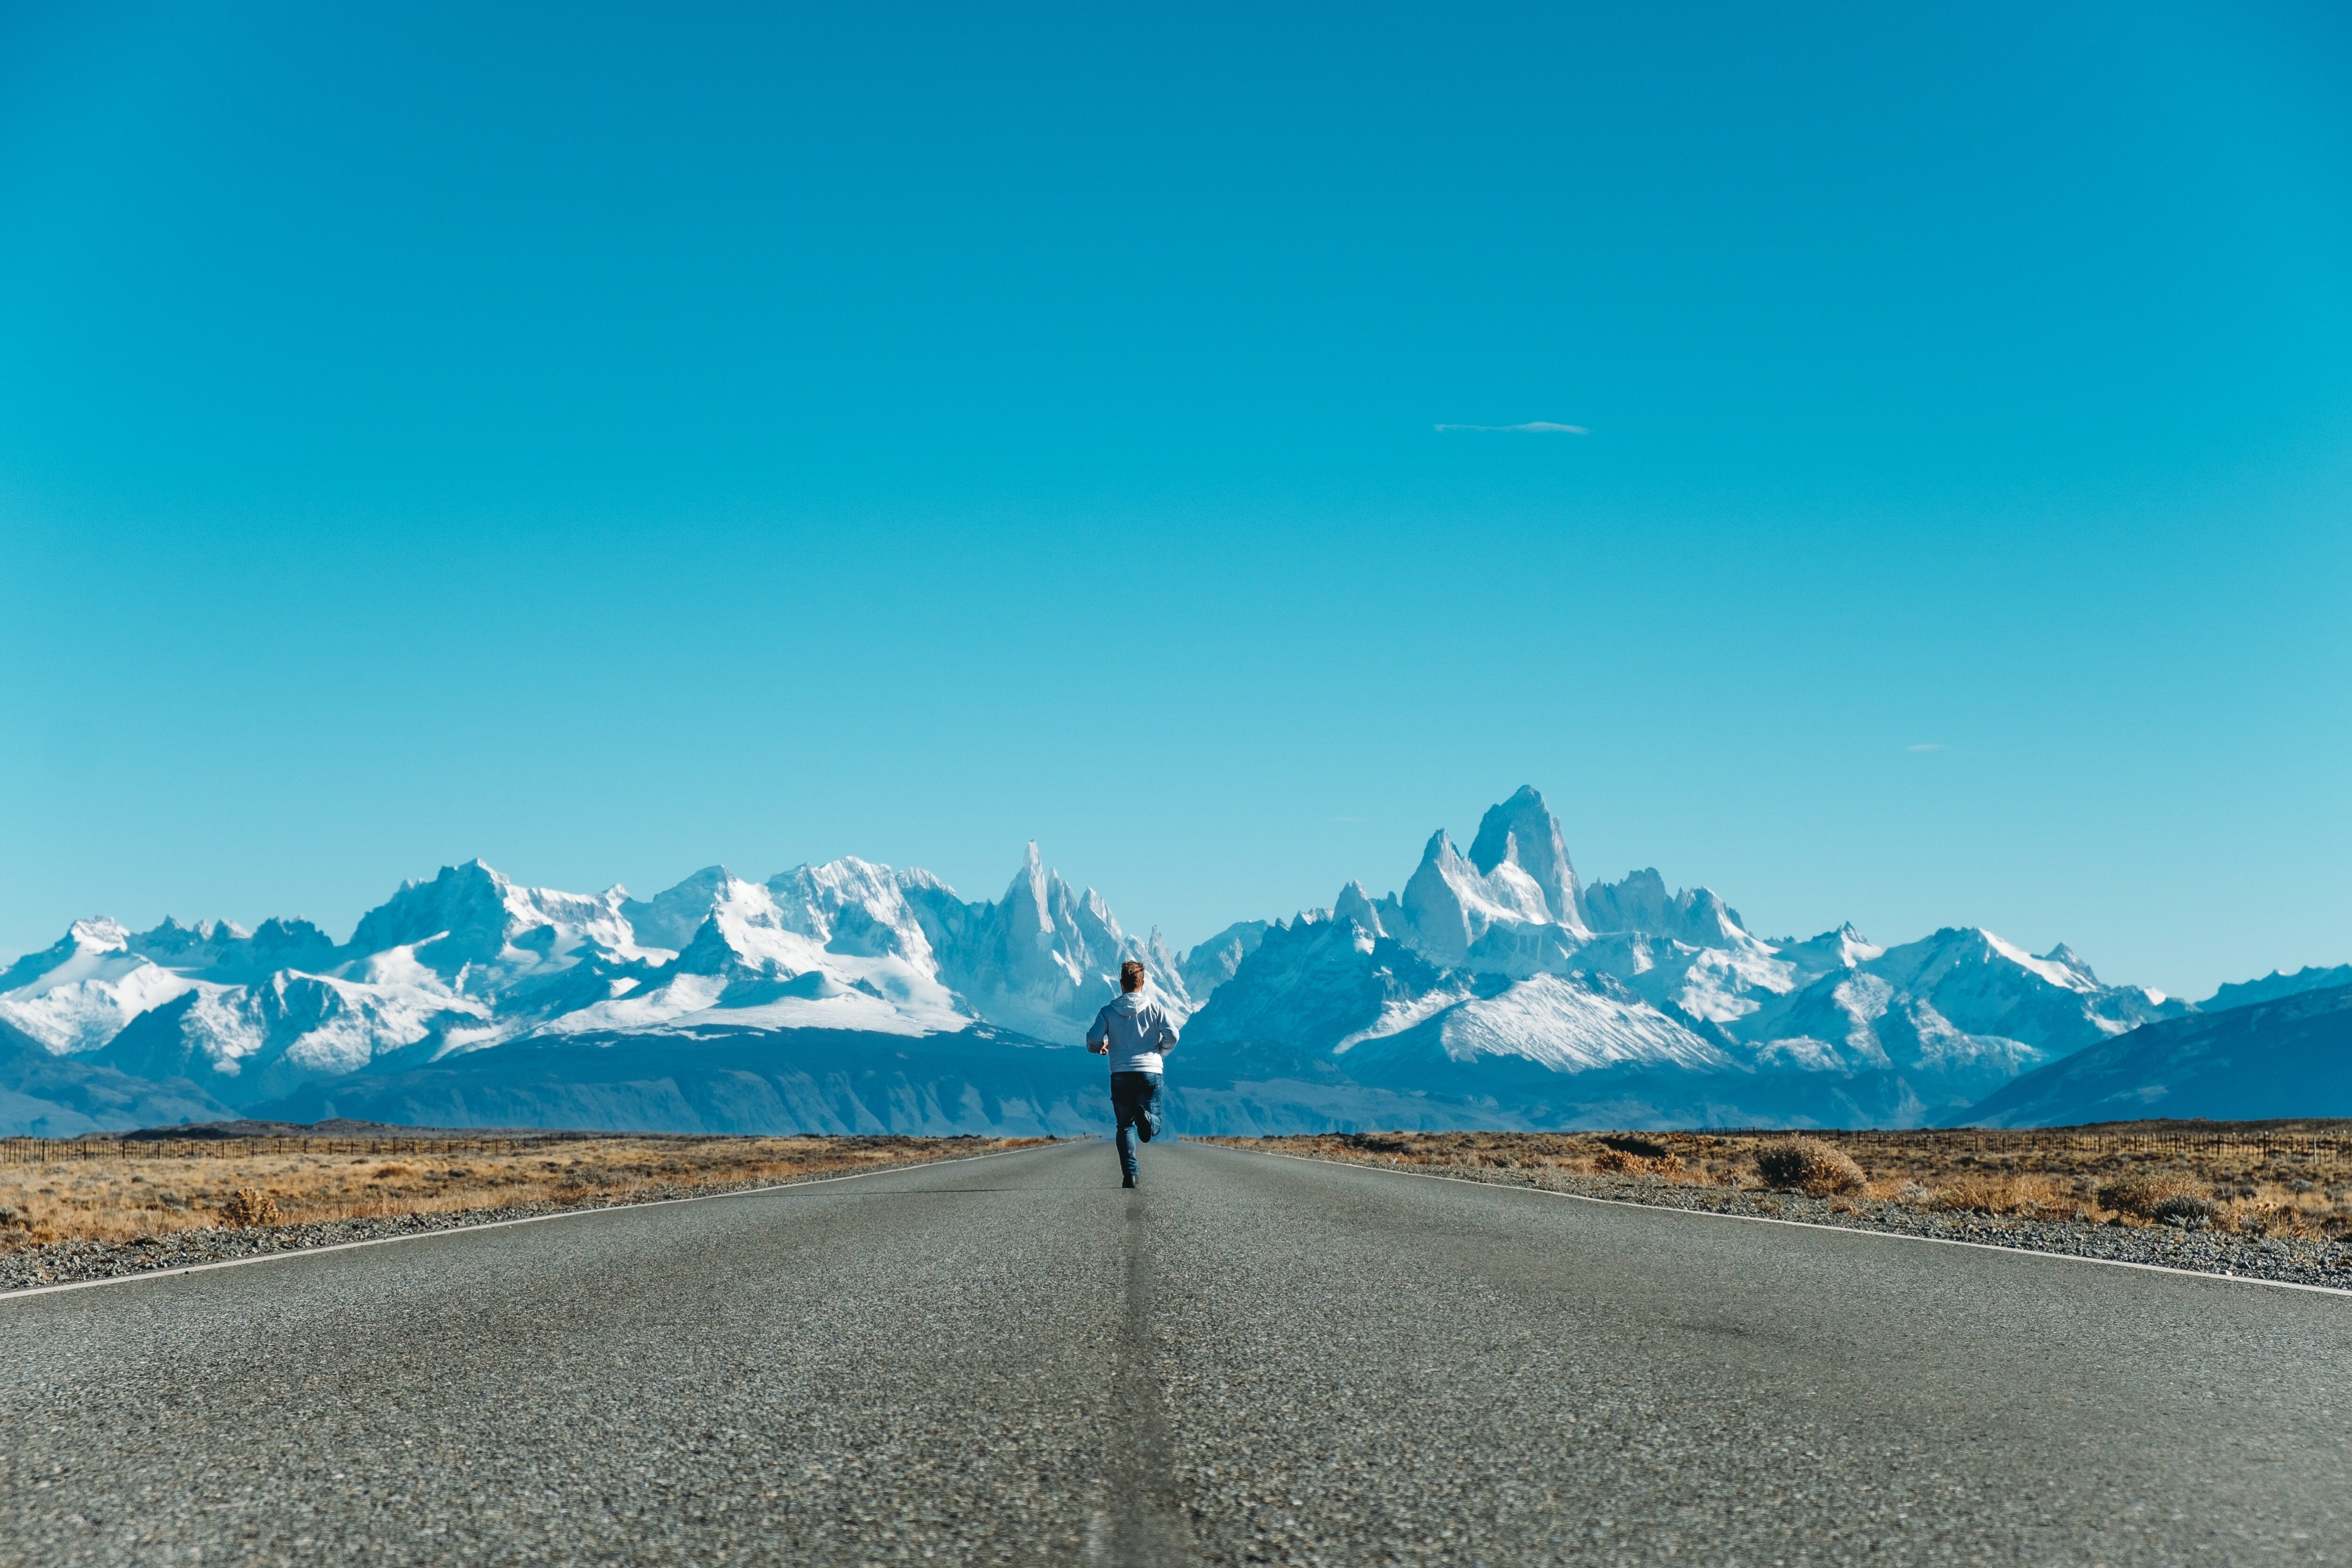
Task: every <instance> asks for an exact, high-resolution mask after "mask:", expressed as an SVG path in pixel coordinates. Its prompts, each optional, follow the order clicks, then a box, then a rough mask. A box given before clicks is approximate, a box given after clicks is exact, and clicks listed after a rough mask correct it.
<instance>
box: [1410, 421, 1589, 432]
mask: <svg viewBox="0 0 2352 1568" xmlns="http://www.w3.org/2000/svg"><path fill="white" fill-rule="evenodd" d="M1438 428H1439V429H1440V430H1484V431H1487V432H1490V433H1493V434H1496V435H1516V436H1590V435H1591V434H1592V432H1591V431H1590V430H1587V429H1586V428H1585V427H1584V426H1581V425H1555V424H1553V423H1552V422H1551V421H1550V420H1549V419H1530V420H1528V422H1527V423H1526V424H1524V425H1440V426H1438Z"/></svg>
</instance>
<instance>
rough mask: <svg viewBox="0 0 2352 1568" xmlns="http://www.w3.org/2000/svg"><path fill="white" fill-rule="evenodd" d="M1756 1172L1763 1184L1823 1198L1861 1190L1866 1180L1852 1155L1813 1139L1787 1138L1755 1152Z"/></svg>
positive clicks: (1765, 1145)
mask: <svg viewBox="0 0 2352 1568" xmlns="http://www.w3.org/2000/svg"><path fill="white" fill-rule="evenodd" d="M1756 1171H1757V1173H1758V1174H1759V1175H1760V1176H1762V1177H1763V1178H1764V1184H1765V1185H1766V1186H1769V1187H1780V1188H1782V1189H1784V1190H1794V1191H1797V1192H1801V1193H1803V1194H1806V1195H1807V1196H1809V1197H1816V1198H1825V1197H1828V1196H1829V1195H1830V1194H1832V1193H1853V1192H1859V1191H1861V1190H1862V1187H1863V1184H1864V1182H1865V1181H1866V1180H1867V1179H1868V1178H1866V1177H1865V1176H1864V1174H1863V1173H1862V1167H1861V1166H1860V1165H1857V1164H1855V1163H1853V1156H1851V1155H1849V1154H1848V1153H1846V1152H1845V1151H1844V1150H1843V1149H1839V1148H1835V1147H1833V1146H1832V1145H1830V1144H1827V1143H1824V1142H1821V1141H1820V1140H1819V1139H1816V1138H1790V1139H1788V1140H1786V1141H1785V1142H1779V1143H1766V1144H1764V1145H1762V1146H1761V1147H1759V1149H1758V1150H1757V1151H1756Z"/></svg>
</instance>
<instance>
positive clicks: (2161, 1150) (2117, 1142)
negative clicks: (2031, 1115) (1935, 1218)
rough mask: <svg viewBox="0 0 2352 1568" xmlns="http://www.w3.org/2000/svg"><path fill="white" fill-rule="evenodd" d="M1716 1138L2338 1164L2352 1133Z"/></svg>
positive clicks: (1733, 1130)
mask: <svg viewBox="0 0 2352 1568" xmlns="http://www.w3.org/2000/svg"><path fill="white" fill-rule="evenodd" d="M1706 1133H1707V1135H1708V1136H1710V1137H1716V1138H1786V1137H1790V1136H1801V1137H1806V1138H1819V1139H1822V1140H1824V1141H1826V1142H1833V1143H1849V1144H1852V1145H1853V1146H1855V1147H1857V1148H1863V1149H1889V1148H1910V1147H1917V1146H1918V1145H1920V1144H1923V1143H1933V1144H1934V1145H1935V1146H1936V1147H1937V1149H1938V1150H1942V1151H1945V1152H1969V1153H1973V1154H1993V1155H1998V1154H2037V1153H2069V1154H2147V1155H2156V1156H2163V1157H2183V1156H2191V1155H2210V1154H2235V1155H2240V1156H2247V1155H2252V1156H2258V1157H2260V1158H2262V1159H2264V1160H2280V1159H2285V1160H2295V1161H2307V1162H2313V1163H2322V1164H2335V1163H2342V1162H2344V1161H2345V1160H2346V1159H2347V1157H2352V1131H2345V1132H2294V1131H2257V1130H2251V1129H2250V1130H2246V1131H2225V1130H2192V1129H2181V1130H2179V1131H2173V1130H2160V1131H2129V1132H2127V1131H2113V1132H2108V1131H2099V1130H2097V1129H2094V1128H2069V1127H2043V1128H2019V1129H2014V1130H2010V1129H1992V1128H1977V1127H1962V1128H1934V1129H1930V1128H1914V1129H1910V1130H1907V1131H1906V1130H1902V1129H1887V1128H1822V1129H1813V1130H1807V1131H1802V1132H1801V1133H1794V1134H1792V1133H1791V1132H1790V1130H1789V1129H1787V1128H1784V1127H1710V1128H1707V1129H1706Z"/></svg>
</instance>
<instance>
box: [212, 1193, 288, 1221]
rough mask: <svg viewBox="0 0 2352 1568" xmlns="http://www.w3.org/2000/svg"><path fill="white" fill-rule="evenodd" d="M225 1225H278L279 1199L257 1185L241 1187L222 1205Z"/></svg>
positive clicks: (222, 1217) (222, 1218)
mask: <svg viewBox="0 0 2352 1568" xmlns="http://www.w3.org/2000/svg"><path fill="white" fill-rule="evenodd" d="M220 1213H221V1223H223V1224H224V1225H233V1226H247V1225H276V1224H278V1222H279V1215H278V1200H277V1199H276V1198H273V1197H271V1196H270V1195H269V1194H268V1193H265V1192H263V1191H261V1190H260V1189H259V1188H257V1187H239V1188H237V1190H236V1192H235V1193H234V1194H231V1195H230V1197H229V1200H228V1202H226V1203H225V1204H223V1205H221V1211H220Z"/></svg>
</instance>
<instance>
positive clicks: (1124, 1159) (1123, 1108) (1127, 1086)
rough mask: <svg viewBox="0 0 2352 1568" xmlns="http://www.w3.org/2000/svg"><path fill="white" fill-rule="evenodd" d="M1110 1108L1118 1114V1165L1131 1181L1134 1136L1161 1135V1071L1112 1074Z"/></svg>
mask: <svg viewBox="0 0 2352 1568" xmlns="http://www.w3.org/2000/svg"><path fill="white" fill-rule="evenodd" d="M1110 1109H1111V1114H1112V1115H1114V1116H1116V1117H1118V1168H1119V1169H1120V1170H1122V1171H1125V1172H1126V1173H1127V1179H1128V1180H1129V1181H1130V1182H1131V1181H1133V1180H1135V1140H1136V1139H1137V1138H1140V1139H1142V1140H1143V1141H1144V1142H1146V1143H1149V1142H1151V1141H1152V1140H1153V1139H1154V1138H1156V1137H1158V1136H1159V1135H1160V1075H1159V1074H1158V1073H1156V1072H1115V1073H1113V1074H1111V1075H1110Z"/></svg>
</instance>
